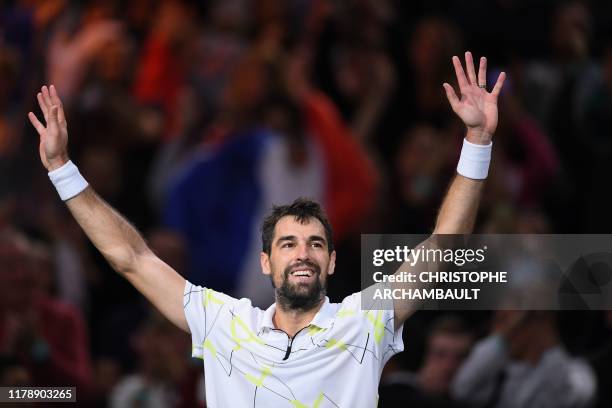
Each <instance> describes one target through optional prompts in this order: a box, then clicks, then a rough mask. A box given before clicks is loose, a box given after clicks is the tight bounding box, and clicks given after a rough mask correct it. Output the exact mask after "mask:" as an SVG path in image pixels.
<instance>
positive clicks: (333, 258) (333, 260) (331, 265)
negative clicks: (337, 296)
mask: <svg viewBox="0 0 612 408" xmlns="http://www.w3.org/2000/svg"><path fill="white" fill-rule="evenodd" d="M335 269H336V251H332V253H331V254H329V266H328V267H327V274H328V275H333V274H334V271H335Z"/></svg>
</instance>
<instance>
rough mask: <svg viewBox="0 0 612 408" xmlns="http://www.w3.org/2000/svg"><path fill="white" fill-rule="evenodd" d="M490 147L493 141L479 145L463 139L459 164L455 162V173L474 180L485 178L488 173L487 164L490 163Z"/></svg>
mask: <svg viewBox="0 0 612 408" xmlns="http://www.w3.org/2000/svg"><path fill="white" fill-rule="evenodd" d="M492 147H493V142H491V143H489V144H488V145H479V144H474V143H470V142H468V141H467V139H463V147H462V148H461V156H460V157H459V164H457V173H459V174H461V175H462V176H464V177H467V178H471V179H475V180H484V179H486V178H487V174H488V173H489V164H490V163H491V150H492Z"/></svg>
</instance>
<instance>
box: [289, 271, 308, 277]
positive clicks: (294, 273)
mask: <svg viewBox="0 0 612 408" xmlns="http://www.w3.org/2000/svg"><path fill="white" fill-rule="evenodd" d="M291 274H292V275H294V276H310V275H311V272H310V271H293V272H291Z"/></svg>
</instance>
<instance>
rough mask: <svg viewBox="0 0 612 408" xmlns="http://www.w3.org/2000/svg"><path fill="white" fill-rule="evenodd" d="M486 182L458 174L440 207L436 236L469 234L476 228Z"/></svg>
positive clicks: (435, 229)
mask: <svg viewBox="0 0 612 408" xmlns="http://www.w3.org/2000/svg"><path fill="white" fill-rule="evenodd" d="M483 189H484V180H473V179H470V178H467V177H464V176H462V175H460V174H457V175H456V176H455V178H454V179H453V181H452V183H451V185H450V188H449V189H448V192H447V193H446V197H445V198H444V201H443V202H442V206H441V207H440V212H439V213H438V218H437V220H436V226H435V228H434V234H469V233H471V232H472V230H473V228H474V223H475V221H476V214H477V212H478V205H479V204H480V197H481V195H482V190H483Z"/></svg>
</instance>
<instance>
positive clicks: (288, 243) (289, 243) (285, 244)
mask: <svg viewBox="0 0 612 408" xmlns="http://www.w3.org/2000/svg"><path fill="white" fill-rule="evenodd" d="M292 247H293V242H285V243H284V244H282V245H281V248H292Z"/></svg>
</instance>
